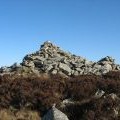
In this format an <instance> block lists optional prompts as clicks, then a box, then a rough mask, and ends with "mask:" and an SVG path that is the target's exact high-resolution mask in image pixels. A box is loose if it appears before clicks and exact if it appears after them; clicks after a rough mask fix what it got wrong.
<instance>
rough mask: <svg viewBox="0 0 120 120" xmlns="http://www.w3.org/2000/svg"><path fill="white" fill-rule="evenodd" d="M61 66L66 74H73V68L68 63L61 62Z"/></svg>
mask: <svg viewBox="0 0 120 120" xmlns="http://www.w3.org/2000/svg"><path fill="white" fill-rule="evenodd" d="M59 68H60V69H61V70H62V71H64V72H65V73H66V74H71V68H70V67H69V66H68V65H66V64H64V63H60V64H59Z"/></svg>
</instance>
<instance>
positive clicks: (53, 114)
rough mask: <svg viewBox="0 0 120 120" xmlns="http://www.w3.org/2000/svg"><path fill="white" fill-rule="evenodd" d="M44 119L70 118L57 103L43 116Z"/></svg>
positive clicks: (60, 119)
mask: <svg viewBox="0 0 120 120" xmlns="http://www.w3.org/2000/svg"><path fill="white" fill-rule="evenodd" d="M42 120H69V119H68V117H67V116H66V115H65V114H64V113H63V112H61V111H60V110H58V109H57V108H56V107H55V105H54V106H53V107H52V108H51V109H50V110H49V111H48V112H47V113H46V114H45V115H44V116H43V118H42Z"/></svg>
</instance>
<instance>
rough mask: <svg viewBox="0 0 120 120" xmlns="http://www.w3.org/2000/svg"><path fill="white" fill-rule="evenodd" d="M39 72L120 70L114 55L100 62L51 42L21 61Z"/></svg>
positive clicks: (68, 72) (98, 73) (73, 73)
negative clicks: (75, 53) (70, 51)
mask: <svg viewBox="0 0 120 120" xmlns="http://www.w3.org/2000/svg"><path fill="white" fill-rule="evenodd" d="M21 65H22V66H26V67H30V68H31V69H33V71H34V70H38V71H39V72H44V73H52V74H62V75H66V76H72V75H73V76H76V75H84V74H97V75H101V74H105V73H107V72H109V71H112V70H113V71H114V70H120V65H117V64H115V60H114V59H113V58H112V57H109V56H107V57H105V58H103V59H101V60H99V61H98V62H92V61H88V60H87V59H85V58H83V57H80V56H76V55H73V54H71V53H69V52H65V51H63V50H61V49H60V48H59V47H57V46H55V45H53V44H52V43H50V42H48V41H47V42H45V43H44V44H43V45H41V48H40V50H39V51H37V52H35V53H33V54H29V55H26V56H25V57H24V59H23V62H22V63H21Z"/></svg>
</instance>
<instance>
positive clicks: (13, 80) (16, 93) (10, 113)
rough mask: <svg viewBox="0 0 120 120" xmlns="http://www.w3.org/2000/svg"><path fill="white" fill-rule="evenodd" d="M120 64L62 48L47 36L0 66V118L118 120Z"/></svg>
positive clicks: (119, 115) (24, 119)
mask: <svg viewBox="0 0 120 120" xmlns="http://www.w3.org/2000/svg"><path fill="white" fill-rule="evenodd" d="M119 70H120V65H118V64H116V63H115V60H114V59H113V58H112V57H109V56H107V57H105V58H103V59H101V60H99V61H98V62H93V61H88V60H86V59H85V58H83V57H80V56H76V55H73V54H71V53H69V52H65V51H63V50H61V49H60V48H59V47H57V46H55V45H53V44H52V43H50V42H49V41H47V42H45V43H44V44H43V45H41V47H40V50H38V51H36V52H35V53H32V54H29V55H26V56H25V57H24V59H23V61H22V63H20V64H16V63H15V64H13V65H12V66H10V67H1V68H0V120H120V71H119Z"/></svg>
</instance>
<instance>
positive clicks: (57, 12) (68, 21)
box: [0, 0, 120, 66]
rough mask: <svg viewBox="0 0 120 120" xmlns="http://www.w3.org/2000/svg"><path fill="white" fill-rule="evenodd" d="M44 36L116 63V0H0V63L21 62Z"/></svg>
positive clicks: (119, 27)
mask: <svg viewBox="0 0 120 120" xmlns="http://www.w3.org/2000/svg"><path fill="white" fill-rule="evenodd" d="M46 40H50V41H51V42H53V43H54V44H56V45H58V46H60V47H61V48H62V49H63V50H67V51H70V52H71V53H74V54H77V55H80V56H83V57H86V58H87V59H88V60H94V61H97V60H99V59H100V58H102V57H105V56H112V57H113V58H115V59H116V62H117V63H119V64H120V0H0V66H5V65H11V64H13V63H14V62H18V63H19V62H21V61H22V58H23V57H24V56H25V55H26V54H28V53H31V52H34V51H36V50H38V49H39V47H40V45H41V44H42V43H43V42H44V41H46Z"/></svg>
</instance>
